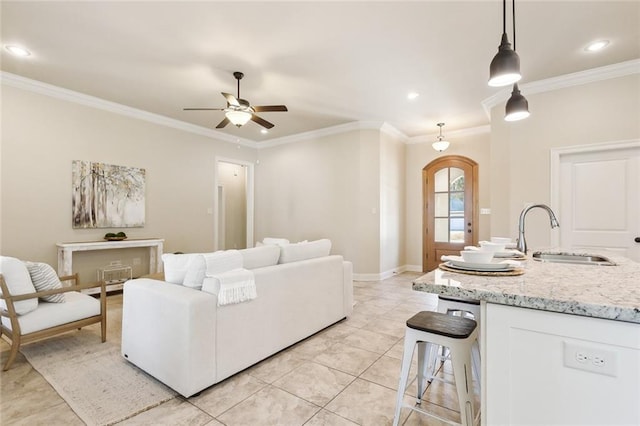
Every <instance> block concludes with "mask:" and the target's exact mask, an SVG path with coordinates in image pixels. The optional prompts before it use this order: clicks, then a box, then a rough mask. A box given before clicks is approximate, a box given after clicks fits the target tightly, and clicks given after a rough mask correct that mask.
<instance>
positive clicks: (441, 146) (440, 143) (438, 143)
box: [431, 123, 449, 152]
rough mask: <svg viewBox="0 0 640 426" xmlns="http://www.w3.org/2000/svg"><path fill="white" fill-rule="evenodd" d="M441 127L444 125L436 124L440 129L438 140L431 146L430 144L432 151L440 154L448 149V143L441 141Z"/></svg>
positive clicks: (442, 137)
mask: <svg viewBox="0 0 640 426" xmlns="http://www.w3.org/2000/svg"><path fill="white" fill-rule="evenodd" d="M442 126H444V123H438V127H440V135H439V136H438V140H437V141H435V142H434V143H433V144H431V146H432V147H433V149H435V150H436V151H438V152H442V151H444V150H446V149H447V148H449V142H448V141H445V140H443V139H444V136H442Z"/></svg>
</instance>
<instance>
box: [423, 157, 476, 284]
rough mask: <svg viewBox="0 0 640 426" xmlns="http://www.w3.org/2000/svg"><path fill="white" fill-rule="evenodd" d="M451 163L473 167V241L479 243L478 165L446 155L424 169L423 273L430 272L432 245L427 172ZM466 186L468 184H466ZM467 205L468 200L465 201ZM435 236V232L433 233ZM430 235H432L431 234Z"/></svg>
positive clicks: (466, 158) (472, 161)
mask: <svg viewBox="0 0 640 426" xmlns="http://www.w3.org/2000/svg"><path fill="white" fill-rule="evenodd" d="M451 162H462V163H465V164H467V165H469V166H470V167H471V173H472V180H473V181H472V184H471V194H472V198H473V199H472V202H471V223H472V227H471V241H472V243H473V244H474V245H475V244H477V243H478V226H479V224H480V209H479V205H480V195H479V193H478V188H479V184H478V163H477V162H476V161H474V160H472V159H471V158H468V157H464V156H462V155H445V156H443V157H438V158H436V159H435V160H433V161H431V162H430V163H429V164H427V165H426V166H424V167H423V168H422V271H423V272H427V271H428V262H427V253H428V251H429V250H428V249H429V247H430V245H431V244H430V243H429V241H428V239H427V235H428V234H427V231H428V230H429V229H428V213H427V212H428V207H429V206H428V202H429V194H428V193H427V191H428V189H427V188H428V185H427V170H428V169H430V168H432V167H433V166H437V165H438V163H447V164H449V165H447V166H446V167H453V166H454V165H451ZM465 184H466V182H465ZM465 204H466V200H465ZM431 234H433V232H431ZM429 235H430V234H429Z"/></svg>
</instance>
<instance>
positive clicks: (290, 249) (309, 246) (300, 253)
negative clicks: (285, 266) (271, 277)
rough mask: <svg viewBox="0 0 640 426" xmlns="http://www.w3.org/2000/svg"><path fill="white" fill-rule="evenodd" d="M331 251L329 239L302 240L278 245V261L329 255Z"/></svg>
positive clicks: (285, 261)
mask: <svg viewBox="0 0 640 426" xmlns="http://www.w3.org/2000/svg"><path fill="white" fill-rule="evenodd" d="M330 252H331V240H328V239H326V238H325V239H322V240H316V241H308V242H307V241H303V242H300V243H295V244H288V245H285V246H281V247H280V259H279V260H278V263H291V262H299V261H301V260H307V259H313V258H316V257H323V256H329V253H330Z"/></svg>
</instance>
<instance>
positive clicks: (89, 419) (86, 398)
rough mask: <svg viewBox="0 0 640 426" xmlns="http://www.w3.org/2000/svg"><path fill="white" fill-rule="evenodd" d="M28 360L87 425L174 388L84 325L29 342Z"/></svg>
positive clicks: (116, 417)
mask: <svg viewBox="0 0 640 426" xmlns="http://www.w3.org/2000/svg"><path fill="white" fill-rule="evenodd" d="M21 352H22V354H24V356H25V357H26V358H27V360H28V361H29V363H30V364H31V365H32V366H33V368H34V369H36V370H37V371H38V372H39V373H40V374H42V376H43V377H44V378H45V380H46V381H47V382H49V384H51V386H53V388H54V389H55V390H56V392H58V394H60V396H61V397H62V398H63V399H64V400H65V401H66V402H67V404H69V406H70V407H71V409H72V410H73V411H74V412H75V413H76V414H77V415H78V416H79V417H80V418H81V419H82V421H84V422H85V423H86V424H87V425H91V426H93V425H112V424H114V423H117V422H119V421H122V420H124V419H128V418H130V417H133V416H135V415H136V414H138V413H141V412H143V411H146V410H148V409H149V408H152V407H155V406H157V405H160V404H162V403H163V402H165V401H168V400H170V399H172V398H174V397H175V396H176V393H175V392H174V391H172V390H171V389H169V388H168V387H166V386H165V385H163V384H162V383H160V382H158V381H157V380H155V379H154V378H153V377H151V376H149V375H147V374H146V373H144V372H143V371H142V370H140V369H138V368H137V367H135V366H134V365H132V364H130V363H128V362H127V361H126V360H124V359H123V358H122V356H121V355H120V348H119V347H118V346H117V345H116V344H114V343H111V342H109V341H107V342H105V343H101V342H100V337H99V336H98V335H96V334H94V333H91V332H89V331H85V330H80V331H77V332H73V333H68V334H64V335H61V336H57V337H53V338H50V339H47V340H42V341H40V342H35V343H32V344H30V345H26V346H24V347H23V348H22V349H21Z"/></svg>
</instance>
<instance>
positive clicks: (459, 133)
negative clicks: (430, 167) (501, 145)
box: [407, 124, 491, 145]
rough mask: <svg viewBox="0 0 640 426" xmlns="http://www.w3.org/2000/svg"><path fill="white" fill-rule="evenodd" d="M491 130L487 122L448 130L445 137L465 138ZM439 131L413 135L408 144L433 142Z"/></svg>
mask: <svg viewBox="0 0 640 426" xmlns="http://www.w3.org/2000/svg"><path fill="white" fill-rule="evenodd" d="M490 132H491V126H490V125H488V124H486V125H484V126H478V127H470V128H468V129H460V130H452V131H447V136H446V137H445V138H444V139H453V138H464V137H467V136H473V135H482V134H485V133H490ZM438 136H439V133H433V134H430V135H420V136H412V137H410V138H409V140H408V141H407V144H408V145H414V144H421V143H433V142H435V141H436V139H437V138H438Z"/></svg>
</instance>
